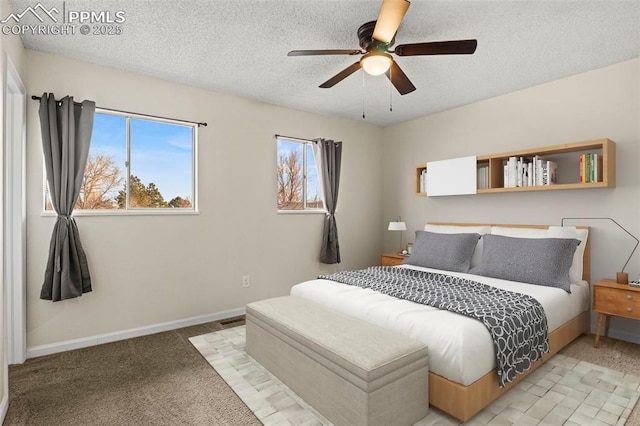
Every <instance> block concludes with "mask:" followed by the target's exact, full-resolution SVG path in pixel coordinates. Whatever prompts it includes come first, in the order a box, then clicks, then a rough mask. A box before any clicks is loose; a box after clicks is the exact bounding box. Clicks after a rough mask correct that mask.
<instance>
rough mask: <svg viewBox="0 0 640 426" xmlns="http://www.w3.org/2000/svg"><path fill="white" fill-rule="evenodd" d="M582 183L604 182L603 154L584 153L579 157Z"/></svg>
mask: <svg viewBox="0 0 640 426" xmlns="http://www.w3.org/2000/svg"><path fill="white" fill-rule="evenodd" d="M579 179H580V183H594V182H602V155H599V154H592V153H590V154H582V155H580V158H579Z"/></svg>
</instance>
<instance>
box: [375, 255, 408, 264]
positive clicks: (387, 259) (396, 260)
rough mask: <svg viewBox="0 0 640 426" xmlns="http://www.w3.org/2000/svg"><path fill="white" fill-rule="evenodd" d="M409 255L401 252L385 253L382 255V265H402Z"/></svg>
mask: <svg viewBox="0 0 640 426" xmlns="http://www.w3.org/2000/svg"><path fill="white" fill-rule="evenodd" d="M406 258H407V256H401V255H399V254H383V255H382V256H380V266H397V265H402V262H404V260H405V259H406Z"/></svg>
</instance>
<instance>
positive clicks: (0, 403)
mask: <svg viewBox="0 0 640 426" xmlns="http://www.w3.org/2000/svg"><path fill="white" fill-rule="evenodd" d="M9 11H10V8H9V5H8V4H7V3H6V2H0V16H2V17H4V16H6V15H7V14H8V13H9ZM7 61H11V63H12V64H13V66H14V67H15V68H16V71H18V73H19V74H20V75H23V70H24V48H23V47H22V42H21V41H20V38H19V37H17V36H5V35H3V34H0V84H2V88H1V92H2V99H1V100H0V123H1V124H0V126H1V128H0V135H1V136H0V137H1V138H2V140H3V141H4V135H5V131H4V129H5V126H4V115H5V99H6V98H5V88H6V67H7ZM3 148H4V145H3ZM0 164H2V173H0V200H4V185H5V183H4V175H5V168H4V149H2V150H0ZM4 209H5V207H4V204H3V208H2V211H1V212H0V224H1V223H3V220H4ZM3 231H4V229H3V227H2V226H0V241H2V244H1V245H0V277H2V278H1V279H2V291H0V307H2V310H0V366H1V371H0V423H2V421H3V420H4V416H5V414H6V410H7V408H8V403H9V402H8V398H9V395H8V385H9V384H8V367H7V358H6V350H7V342H6V338H7V336H6V326H7V324H6V322H5V321H6V306H7V304H6V295H7V283H6V282H5V280H4V276H5V266H4V258H5V253H4V232H3Z"/></svg>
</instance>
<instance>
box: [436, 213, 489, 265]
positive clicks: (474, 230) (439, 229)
mask: <svg viewBox="0 0 640 426" xmlns="http://www.w3.org/2000/svg"><path fill="white" fill-rule="evenodd" d="M424 230H425V231H427V232H435V233H437V234H480V235H484V234H490V233H491V227H490V226H458V225H434V224H431V223H427V224H426V225H425V226H424ZM481 261H482V238H480V239H479V240H478V244H477V245H476V251H474V252H473V256H472V257H471V267H472V268H473V267H474V266H478V265H479V264H480V262H481Z"/></svg>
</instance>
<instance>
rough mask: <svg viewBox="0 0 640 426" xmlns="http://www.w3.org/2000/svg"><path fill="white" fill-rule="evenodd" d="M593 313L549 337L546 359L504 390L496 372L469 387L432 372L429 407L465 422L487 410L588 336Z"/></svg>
mask: <svg viewBox="0 0 640 426" xmlns="http://www.w3.org/2000/svg"><path fill="white" fill-rule="evenodd" d="M429 224H431V225H447V226H501V227H508V228H538V229H547V228H548V226H547V225H504V224H485V223H444V222H429ZM578 228H579V229H587V230H588V229H589V227H588V226H580V227H578ZM583 262H584V263H583V273H582V279H583V280H585V281H587V282H590V278H591V250H590V238H589V236H588V237H587V241H586V246H585V250H584V256H583ZM589 314H590V310H589V309H587V310H586V311H585V312H583V313H581V314H580V315H578V316H577V317H575V318H573V319H571V320H569V321H567V322H566V323H565V324H563V325H562V326H560V327H559V328H557V329H556V330H554V331H553V332H551V333H549V346H550V350H549V352H548V353H547V354H545V355H544V357H543V359H542V360H539V361H536V362H534V363H533V364H532V366H531V369H530V370H529V371H527V372H525V373H523V374H520V375H518V376H517V377H516V378H515V380H513V381H512V382H511V383H509V384H507V385H506V386H505V387H503V388H501V387H499V385H498V375H497V372H496V370H495V369H494V370H492V371H490V372H489V373H487V374H485V375H484V376H482V377H481V378H480V379H478V380H476V381H475V382H473V383H472V384H470V385H468V386H464V385H461V384H460V383H456V382H452V381H450V380H448V379H445V378H444V377H442V376H439V375H437V374H435V373H432V372H429V403H430V404H431V405H433V406H434V407H437V408H438V409H440V410H442V411H444V412H446V413H448V414H450V415H452V416H453V417H455V418H457V419H459V420H461V421H463V422H466V421H467V420H469V419H470V418H471V417H473V416H474V415H475V414H477V413H478V412H479V411H481V410H482V409H483V408H484V407H486V406H487V405H489V404H490V403H491V402H493V401H494V400H496V399H497V398H498V397H500V396H501V395H502V394H504V393H505V392H507V391H508V390H509V389H511V388H512V387H513V386H515V385H516V384H517V383H518V382H519V381H520V380H522V379H524V378H525V377H527V376H528V375H529V374H531V372H533V371H534V370H535V369H536V368H538V367H539V366H540V365H542V364H543V363H544V362H545V361H546V360H547V359H549V358H551V357H552V356H553V355H555V354H556V353H557V352H558V351H559V350H560V349H562V348H563V347H565V346H566V345H568V344H569V343H571V342H572V341H573V340H574V339H576V338H577V337H578V336H580V335H581V334H584V333H588V332H589V324H590V318H589Z"/></svg>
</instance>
